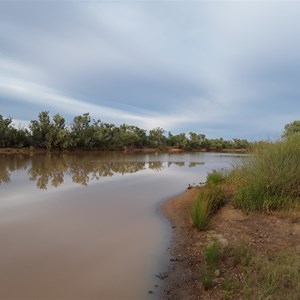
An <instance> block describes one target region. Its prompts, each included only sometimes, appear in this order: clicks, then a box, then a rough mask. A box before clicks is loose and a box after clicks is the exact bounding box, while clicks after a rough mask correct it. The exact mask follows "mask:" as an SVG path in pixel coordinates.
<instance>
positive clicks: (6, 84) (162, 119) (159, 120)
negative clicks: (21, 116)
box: [0, 77, 190, 129]
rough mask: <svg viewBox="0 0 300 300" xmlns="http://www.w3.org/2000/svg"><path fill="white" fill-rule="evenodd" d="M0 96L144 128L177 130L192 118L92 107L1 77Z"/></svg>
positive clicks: (53, 92) (51, 91) (100, 106)
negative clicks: (140, 113) (87, 113)
mask: <svg viewBox="0 0 300 300" xmlns="http://www.w3.org/2000/svg"><path fill="white" fill-rule="evenodd" d="M0 93H1V94H2V95H5V96H7V97H11V98H15V99H18V101H20V102H26V103H30V104H35V105H41V106H44V107H45V106H46V107H51V108H54V109H56V110H58V112H66V113H68V114H73V115H78V114H82V113H85V112H89V113H90V114H91V116H92V117H95V118H101V119H102V120H104V119H105V121H106V122H107V121H110V122H115V123H122V122H126V123H130V122H132V123H134V124H137V125H139V126H141V127H143V128H145V129H152V128H154V127H163V128H174V127H176V126H179V125H180V124H182V123H186V122H189V121H190V118H189V117H182V116H179V115H178V116H177V115H175V116H172V115H171V116H166V115H159V114H155V113H152V114H151V113H149V114H148V115H146V116H145V115H144V116H143V115H138V114H134V113H132V112H129V111H124V110H120V109H115V108H110V107H106V106H102V105H96V104H91V103H88V102H84V101H80V100H78V99H74V98H71V97H68V96H64V95H62V94H60V93H58V92H56V91H54V90H52V89H49V88H46V87H43V86H40V85H36V84H33V83H28V82H24V81H23V82H18V81H16V80H12V79H9V78H7V77H6V78H1V77H0Z"/></svg>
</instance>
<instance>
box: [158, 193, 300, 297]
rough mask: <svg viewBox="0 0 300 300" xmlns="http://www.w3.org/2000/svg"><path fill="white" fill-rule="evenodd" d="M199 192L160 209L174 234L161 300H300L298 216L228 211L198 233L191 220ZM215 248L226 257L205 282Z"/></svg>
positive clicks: (187, 195)
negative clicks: (268, 299) (208, 254)
mask: <svg viewBox="0 0 300 300" xmlns="http://www.w3.org/2000/svg"><path fill="white" fill-rule="evenodd" d="M198 191H199V188H192V189H190V190H187V191H186V192H184V193H183V194H181V195H179V196H177V197H175V198H172V199H170V200H168V201H166V202H165V203H163V205H162V206H161V212H162V214H163V215H164V216H165V217H166V218H167V219H168V220H169V221H170V222H171V224H172V228H173V242H172V245H171V250H170V254H171V256H172V258H171V261H170V266H169V272H168V274H167V275H168V276H167V277H166V278H165V279H164V283H165V291H164V296H163V299H185V300H187V299H188V300H194V299H195V300H196V299H265V298H266V297H267V296H269V295H271V297H272V299H282V298H281V297H285V298H287V299H298V298H297V297H299V292H300V286H299V277H300V275H299V268H300V263H299V261H300V213H299V212H293V213H273V214H262V213H255V214H251V215H246V214H244V213H243V212H242V211H241V210H238V209H234V208H233V207H232V206H231V205H226V206H225V207H223V208H222V209H221V210H220V211H219V212H218V213H217V214H216V215H215V216H214V217H213V219H212V223H211V227H210V229H209V230H207V231H198V230H197V229H196V228H194V227H193V226H192V220H191V207H192V202H193V201H194V199H195V198H196V196H197V194H198ZM214 242H217V243H218V244H219V245H221V248H222V251H221V252H222V255H221V259H220V261H219V262H218V263H217V264H216V265H214V267H213V269H212V273H210V274H213V276H212V278H206V277H207V275H208V273H207V272H206V271H207V269H208V263H207V261H206V260H205V253H206V251H207V250H206V249H208V248H207V247H208V245H210V244H211V243H214ZM208 280H210V282H208ZM297 281H298V282H297ZM208 283H209V284H208Z"/></svg>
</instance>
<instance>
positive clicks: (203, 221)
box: [191, 185, 225, 230]
mask: <svg viewBox="0 0 300 300" xmlns="http://www.w3.org/2000/svg"><path fill="white" fill-rule="evenodd" d="M224 198H225V197H224V190H223V189H222V188H221V187H219V186H211V185H207V186H205V187H203V188H202V189H201V190H200V192H199V195H198V197H197V199H196V200H195V201H194V203H193V205H192V211H191V214H192V221H193V225H194V226H195V227H197V228H198V229H199V230H205V229H208V228H209V225H210V219H211V217H212V216H213V215H214V214H215V213H216V212H217V211H218V210H219V209H220V207H222V206H223V205H224V202H225V199H224Z"/></svg>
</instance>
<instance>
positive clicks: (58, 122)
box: [46, 114, 72, 150]
mask: <svg viewBox="0 0 300 300" xmlns="http://www.w3.org/2000/svg"><path fill="white" fill-rule="evenodd" d="M50 125H51V126H50V128H49V132H48V133H47V134H46V147H47V149H48V150H55V149H58V150H66V149H68V148H70V147H71V146H72V142H71V140H70V138H69V137H70V132H69V131H68V130H67V129H66V127H65V119H64V118H63V117H62V116H61V115H60V114H56V115H54V116H53V122H52V123H51V124H50Z"/></svg>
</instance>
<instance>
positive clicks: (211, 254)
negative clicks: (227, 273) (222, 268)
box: [203, 241, 224, 267]
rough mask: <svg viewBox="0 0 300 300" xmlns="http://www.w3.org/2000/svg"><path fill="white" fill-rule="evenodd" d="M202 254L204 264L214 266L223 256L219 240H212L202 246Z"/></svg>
mask: <svg viewBox="0 0 300 300" xmlns="http://www.w3.org/2000/svg"><path fill="white" fill-rule="evenodd" d="M203 254H204V258H205V261H206V264H207V265H208V266H209V267H216V266H217V265H218V264H219V263H220V261H221V259H222V257H223V254H224V249H223V247H222V245H221V244H220V242H218V241H213V242H211V243H210V244H208V245H207V246H206V247H205V248H204V251H203Z"/></svg>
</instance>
